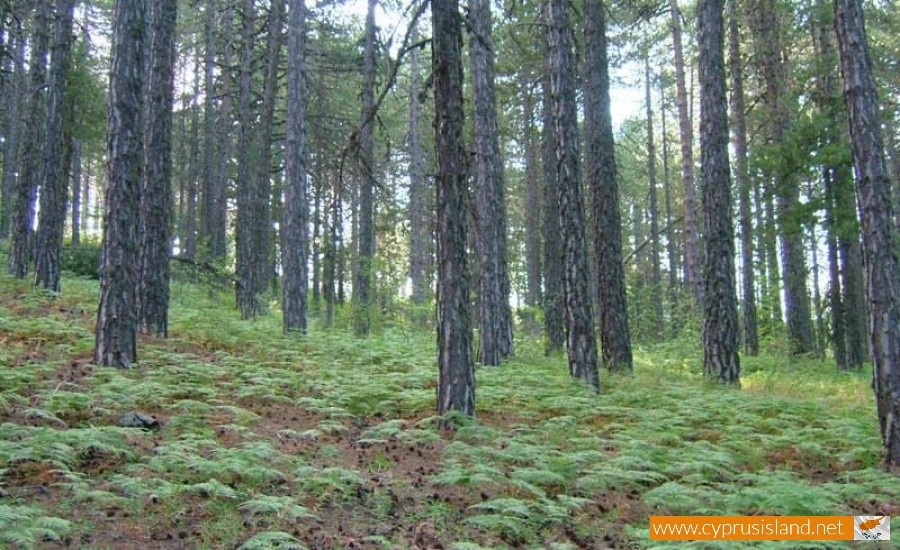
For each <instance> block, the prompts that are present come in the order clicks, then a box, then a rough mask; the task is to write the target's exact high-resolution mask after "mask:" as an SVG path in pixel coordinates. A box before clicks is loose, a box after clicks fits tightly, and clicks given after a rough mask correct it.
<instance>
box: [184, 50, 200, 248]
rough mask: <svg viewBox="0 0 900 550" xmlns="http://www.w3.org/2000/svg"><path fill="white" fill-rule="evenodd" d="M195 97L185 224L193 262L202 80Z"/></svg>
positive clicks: (196, 71) (197, 69)
mask: <svg viewBox="0 0 900 550" xmlns="http://www.w3.org/2000/svg"><path fill="white" fill-rule="evenodd" d="M199 73H200V54H199V52H198V54H197V56H196V58H195V60H194V74H195V75H196V74H199ZM193 95H194V97H193V100H192V101H191V102H190V110H191V137H190V140H191V143H190V153H189V155H190V160H189V164H190V170H189V171H188V178H187V213H186V217H187V219H186V220H185V222H184V233H185V238H184V247H185V253H186V254H187V257H188V258H189V259H191V260H194V259H196V258H197V190H198V187H199V185H198V180H199V173H200V105H197V104H196V101H197V98H198V97H200V79H199V78H195V79H194V94H193Z"/></svg>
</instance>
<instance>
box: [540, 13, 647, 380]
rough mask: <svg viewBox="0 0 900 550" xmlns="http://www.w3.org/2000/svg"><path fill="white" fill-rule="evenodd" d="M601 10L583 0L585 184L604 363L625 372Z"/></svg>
mask: <svg viewBox="0 0 900 550" xmlns="http://www.w3.org/2000/svg"><path fill="white" fill-rule="evenodd" d="M605 9H606V8H605V7H604V5H603V2H602V0H585V2H584V17H585V60H586V63H587V65H586V66H585V80H584V86H585V88H584V94H585V102H584V103H585V104H584V110H585V111H584V112H585V117H584V119H585V143H586V146H587V155H586V162H587V184H588V187H589V188H590V189H591V193H592V201H591V202H592V206H593V216H592V218H593V222H594V261H595V262H596V264H595V265H596V277H597V279H596V281H597V283H596V291H597V294H598V302H599V304H600V311H599V319H600V342H601V346H600V347H601V350H602V352H603V365H604V366H605V367H606V368H607V369H609V370H610V371H612V372H628V371H631V370H632V355H631V333H630V330H629V326H628V306H627V302H626V297H625V272H624V268H623V265H622V219H621V214H620V212H619V182H618V174H617V170H616V158H615V154H614V147H615V145H614V142H613V130H612V116H611V114H610V99H609V65H608V57H607V42H606V17H605V12H604V10H605ZM556 240H558V239H556ZM548 247H549V244H548ZM585 303H588V302H587V301H585Z"/></svg>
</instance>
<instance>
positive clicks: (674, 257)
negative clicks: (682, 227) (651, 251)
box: [659, 74, 679, 334]
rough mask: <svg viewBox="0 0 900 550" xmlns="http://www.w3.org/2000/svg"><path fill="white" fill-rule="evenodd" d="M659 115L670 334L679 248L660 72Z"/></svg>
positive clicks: (674, 313) (675, 303)
mask: <svg viewBox="0 0 900 550" xmlns="http://www.w3.org/2000/svg"><path fill="white" fill-rule="evenodd" d="M659 116H660V122H661V124H662V156H663V195H664V196H665V201H666V256H667V257H668V263H669V309H670V310H671V314H670V317H671V321H670V322H671V323H672V334H677V333H678V326H677V323H678V320H677V315H678V311H677V308H678V263H679V261H678V260H679V250H678V243H677V241H676V238H675V224H674V223H673V222H672V212H673V211H674V210H673V206H672V185H671V178H670V177H669V135H668V132H667V131H666V96H665V85H664V83H663V79H662V74H660V79H659Z"/></svg>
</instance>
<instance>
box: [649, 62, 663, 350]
mask: <svg viewBox="0 0 900 550" xmlns="http://www.w3.org/2000/svg"><path fill="white" fill-rule="evenodd" d="M644 55H645V57H644V94H645V101H646V104H647V107H646V108H647V179H648V181H647V183H648V185H649V188H650V189H649V194H648V203H649V204H648V205H647V207H648V210H649V212H648V213H649V215H650V236H649V239H650V284H651V288H650V302H651V305H652V307H653V333H654V334H653V339H654V340H655V341H657V342H661V341H662V340H663V339H664V337H665V326H664V325H663V297H662V273H661V261H660V254H659V201H658V200H657V193H656V145H655V144H654V142H653V132H654V130H653V96H652V95H651V93H650V53H649V51H648V52H645V54H644Z"/></svg>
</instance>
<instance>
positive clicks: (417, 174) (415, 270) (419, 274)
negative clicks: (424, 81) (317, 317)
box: [408, 48, 432, 322]
mask: <svg viewBox="0 0 900 550" xmlns="http://www.w3.org/2000/svg"><path fill="white" fill-rule="evenodd" d="M409 70H410V84H409V86H410V89H409V136H408V140H409V141H408V147H409V238H410V242H409V258H410V265H409V274H410V279H411V280H412V296H411V299H412V303H413V304H414V305H416V306H422V305H423V304H425V303H427V302H428V300H429V297H430V295H431V293H432V290H431V281H430V280H429V277H428V257H429V255H430V253H431V252H430V250H429V244H430V243H431V235H430V232H429V227H428V225H429V224H428V219H427V218H426V216H425V204H426V187H425V151H424V150H423V148H422V135H421V131H420V130H419V114H420V102H419V86H420V76H419V48H416V49H414V50H413V51H412V61H411V63H410V69H409ZM418 313H420V312H417V314H418ZM417 320H418V321H423V322H424V321H425V320H426V319H423V318H421V316H420V317H419V319H417Z"/></svg>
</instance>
